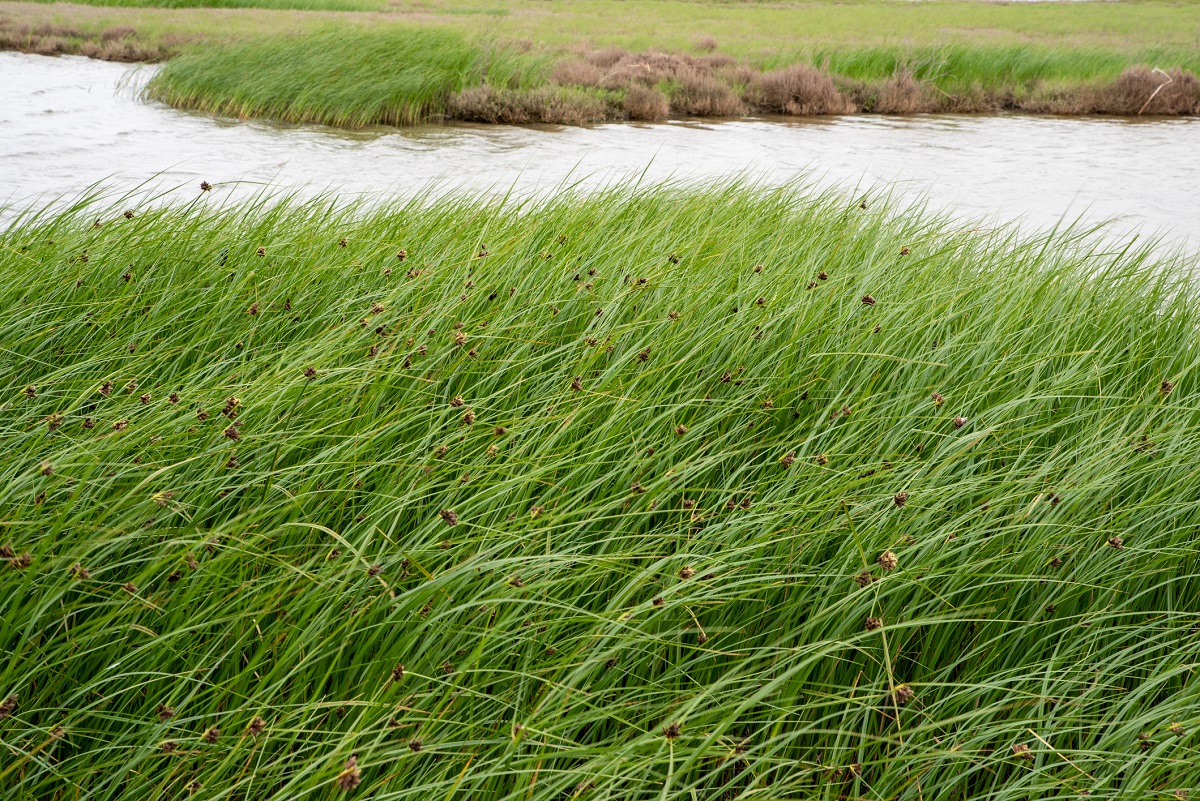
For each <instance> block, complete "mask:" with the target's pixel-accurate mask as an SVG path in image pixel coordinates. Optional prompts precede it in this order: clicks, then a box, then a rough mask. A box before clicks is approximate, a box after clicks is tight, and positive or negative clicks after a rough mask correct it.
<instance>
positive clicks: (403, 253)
mask: <svg viewBox="0 0 1200 801" xmlns="http://www.w3.org/2000/svg"><path fill="white" fill-rule="evenodd" d="M407 258H408V251H407V250H398V251H396V261H404V260H405V259H407Z"/></svg>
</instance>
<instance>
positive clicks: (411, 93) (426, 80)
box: [146, 28, 543, 127]
mask: <svg viewBox="0 0 1200 801" xmlns="http://www.w3.org/2000/svg"><path fill="white" fill-rule="evenodd" d="M542 70H543V66H542V65H541V64H540V63H539V61H538V59H537V58H536V57H533V56H528V55H524V54H518V53H515V52H510V51H506V50H503V49H501V48H496V47H490V46H486V45H481V44H477V43H473V42H470V41H469V40H468V39H467V38H466V37H465V36H463V35H462V34H459V33H457V32H454V31H450V30H444V29H432V28H421V29H411V30H404V29H400V30H397V29H394V28H389V29H387V30H385V31H378V32H371V31H346V30H341V31H329V32H325V33H320V34H315V35H309V36H299V37H289V36H274V37H267V38H258V39H251V40H247V41H239V42H234V43H225V44H206V45H202V46H198V47H194V48H191V49H189V50H188V51H186V52H185V53H184V54H183V55H181V56H179V57H177V58H175V59H173V60H172V61H170V62H168V63H167V64H166V66H164V67H163V68H162V70H160V71H159V72H158V73H157V74H156V75H155V76H154V78H153V79H152V80H151V81H150V83H149V84H148V85H147V87H146V95H147V97H149V98H151V99H154V100H160V101H163V102H165V103H169V104H170V105H173V106H180V107H185V108H194V109H198V110H201V111H205V112H208V113H212V114H221V115H227V116H232V117H239V118H244V117H267V118H271V119H276V120H282V121H285V122H316V123H323V124H328V125H338V126H343V127H358V126H363V125H372V124H386V125H407V124H412V123H415V122H419V121H422V120H426V119H429V118H433V117H438V116H441V115H444V114H445V113H446V110H447V106H448V104H449V103H450V99H451V97H452V96H453V95H454V94H455V93H456V92H459V91H461V90H463V89H464V88H467V87H470V86H477V85H481V84H484V83H487V82H492V83H494V84H495V85H497V86H500V87H504V88H521V87H523V86H524V85H525V84H527V83H528V82H529V81H531V80H533V79H534V78H536V76H537V75H538V74H539V73H540V71H542Z"/></svg>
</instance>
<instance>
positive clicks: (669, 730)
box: [662, 723, 682, 740]
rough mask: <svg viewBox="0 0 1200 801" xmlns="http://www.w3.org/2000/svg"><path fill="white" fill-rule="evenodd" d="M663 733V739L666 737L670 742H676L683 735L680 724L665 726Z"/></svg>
mask: <svg viewBox="0 0 1200 801" xmlns="http://www.w3.org/2000/svg"><path fill="white" fill-rule="evenodd" d="M662 732H663V737H666V738H667V739H668V740H674V739H675V738H676V737H678V736H679V735H680V734H681V733H682V729H681V728H680V726H679V724H678V723H671V724H670V725H667V726H663V730H662Z"/></svg>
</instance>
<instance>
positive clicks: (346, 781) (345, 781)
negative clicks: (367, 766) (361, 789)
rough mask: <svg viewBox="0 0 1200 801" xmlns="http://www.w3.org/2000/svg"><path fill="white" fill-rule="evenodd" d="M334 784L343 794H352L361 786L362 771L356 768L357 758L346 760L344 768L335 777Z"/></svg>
mask: <svg viewBox="0 0 1200 801" xmlns="http://www.w3.org/2000/svg"><path fill="white" fill-rule="evenodd" d="M335 783H336V784H337V786H338V789H339V790H341V791H342V792H343V793H351V792H354V789H355V788H356V787H358V785H360V784H362V770H361V769H360V768H359V767H358V757H355V756H352V757H350V758H349V759H347V760H346V767H345V768H343V769H342V772H341V773H339V774H338V775H337V779H336V781H335Z"/></svg>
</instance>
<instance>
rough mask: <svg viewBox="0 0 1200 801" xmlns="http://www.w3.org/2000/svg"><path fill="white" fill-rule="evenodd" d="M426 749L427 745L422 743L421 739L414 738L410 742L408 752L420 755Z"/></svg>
mask: <svg viewBox="0 0 1200 801" xmlns="http://www.w3.org/2000/svg"><path fill="white" fill-rule="evenodd" d="M424 747H425V744H424V743H423V742H421V738H420V737H414V738H412V739H411V740H409V741H408V750H410V751H412V752H413V753H414V754H416V753H419V752H420V751H421V749H422V748H424Z"/></svg>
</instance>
